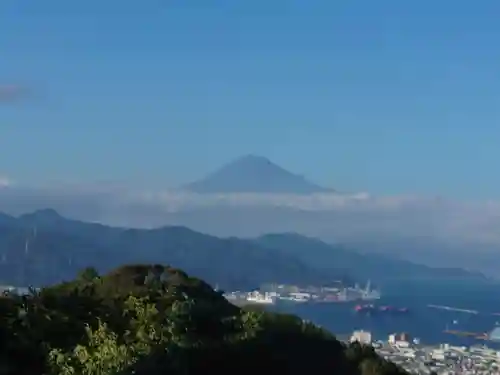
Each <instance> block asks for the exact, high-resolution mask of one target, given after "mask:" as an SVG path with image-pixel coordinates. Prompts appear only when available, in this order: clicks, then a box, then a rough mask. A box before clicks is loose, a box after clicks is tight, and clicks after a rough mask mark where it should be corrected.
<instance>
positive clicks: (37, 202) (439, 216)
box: [0, 177, 500, 248]
mask: <svg viewBox="0 0 500 375" xmlns="http://www.w3.org/2000/svg"><path fill="white" fill-rule="evenodd" d="M0 187H1V188H0V211H4V212H7V213H11V214H15V215H17V214H21V213H24V212H29V211H33V210H35V209H40V208H54V209H56V210H57V211H59V212H60V213H61V214H63V215H66V216H69V217H73V218H78V219H83V220H90V221H99V222H103V223H107V224H113V225H127V226H136V227H154V226H161V225H172V224H179V225H187V226H191V227H192V228H193V229H197V230H202V231H205V232H210V233H213V234H216V235H239V236H253V235H258V234H261V233H265V232H272V231H297V232H300V233H304V234H308V235H313V236H319V237H322V238H328V239H336V240H339V241H347V240H350V239H352V238H356V239H359V238H363V239H365V238H390V237H391V236H398V237H402V236H404V237H408V238H410V237H411V238H427V239H433V240H436V241H437V240H439V241H440V242H442V243H451V244H453V243H462V244H464V243H465V244H470V245H471V246H474V245H481V246H493V247H497V246H498V247H499V248H500V230H499V229H500V202H457V201H451V200H446V199H442V198H426V197H417V196H394V197H372V196H370V195H368V194H358V195H338V194H315V195H309V196H294V195H266V194H224V195H199V194H190V193H183V192H153V191H151V192H148V191H131V190H127V189H119V188H116V187H92V186H90V187H89V186H86V187H81V186H80V187H79V186H74V185H72V186H62V185H61V186H52V187H42V188H26V187H20V186H11V185H9V180H8V179H6V178H1V177H0Z"/></svg>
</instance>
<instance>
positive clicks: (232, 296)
mask: <svg viewBox="0 0 500 375" xmlns="http://www.w3.org/2000/svg"><path fill="white" fill-rule="evenodd" d="M381 296H382V295H381V292H380V291H379V290H378V289H372V287H371V283H370V281H368V282H367V284H366V286H365V287H364V288H361V287H360V286H359V285H358V284H356V285H354V286H353V287H343V286H338V287H325V286H323V287H314V286H308V287H298V286H294V285H275V284H270V285H265V286H262V287H261V288H259V289H258V290H253V291H249V292H248V291H233V292H227V293H224V297H225V298H226V299H227V300H228V301H231V302H235V303H238V304H242V303H249V304H264V305H274V304H276V303H296V304H301V303H346V302H355V301H375V300H379V299H380V298H381Z"/></svg>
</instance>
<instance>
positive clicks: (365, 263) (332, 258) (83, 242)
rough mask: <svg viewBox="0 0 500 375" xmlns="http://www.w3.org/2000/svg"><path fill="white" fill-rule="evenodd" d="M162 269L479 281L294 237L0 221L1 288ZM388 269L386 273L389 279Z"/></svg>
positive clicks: (30, 218) (230, 280)
mask: <svg viewBox="0 0 500 375" xmlns="http://www.w3.org/2000/svg"><path fill="white" fill-rule="evenodd" d="M130 263H167V264H171V265H172V266H174V267H179V268H182V269H185V270H187V271H188V272H190V273H192V274H193V275H196V276H199V277H203V278H205V279H206V280H208V281H209V282H211V283H213V284H219V285H220V286H222V287H224V288H233V289H236V288H254V287H257V286H258V285H260V284H262V283H267V282H283V283H297V284H323V283H327V282H331V281H333V280H339V279H344V280H346V279H351V280H359V281H361V282H364V281H366V280H367V279H372V280H373V281H375V282H377V283H384V282H392V281H401V280H406V281H408V280H410V281H411V280H419V279H426V280H443V279H456V278H459V279H465V280H476V281H477V280H482V279H483V276H482V275H480V274H474V273H470V272H466V271H464V270H460V269H433V268H430V267H425V266H419V265H415V264H413V263H410V262H406V261H402V260H397V259H390V258H387V257H384V256H378V255H364V254H360V253H357V252H355V251H353V250H349V249H344V248H341V247H338V246H332V245H328V244H326V243H324V242H322V241H319V240H315V239H311V238H308V237H304V236H300V235H298V234H294V233H282V234H271V235H266V236H261V237H259V238H254V239H240V238H235V237H231V238H218V237H214V236H210V235H206V234H202V233H199V232H195V231H193V230H190V229H188V228H185V227H178V226H172V227H162V228H157V229H149V230H146V229H133V228H117V227H110V226H105V225H101V224H96V223H87V222H82V221H78V220H72V219H68V218H65V217H62V216H61V215H59V214H58V213H57V212H56V211H54V210H51V209H46V210H39V211H36V212H33V213H30V214H25V215H21V216H19V217H12V216H9V215H6V214H1V215H0V281H1V282H2V283H4V284H5V283H6V284H14V285H20V284H21V285H46V284H52V283H55V282H58V281H61V280H66V279H71V278H72V277H74V276H75V275H76V273H77V272H78V271H79V270H81V269H82V268H85V267H87V266H94V267H96V268H97V269H98V270H99V271H101V272H105V271H108V270H110V269H112V268H115V267H117V266H119V265H122V264H130ZM388 270H391V272H388Z"/></svg>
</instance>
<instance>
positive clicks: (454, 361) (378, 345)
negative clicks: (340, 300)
mask: <svg viewBox="0 0 500 375" xmlns="http://www.w3.org/2000/svg"><path fill="white" fill-rule="evenodd" d="M497 331H500V330H493V331H492V332H491V333H490V335H491V336H495V337H496V335H498V334H499V333H500V332H497ZM338 338H339V339H342V338H341V337H340V336H339V337H338ZM493 338H494V337H493ZM343 341H347V342H351V343H352V342H359V343H360V344H364V345H371V346H373V348H374V349H375V351H376V352H377V353H378V354H379V355H380V356H381V357H383V358H385V359H387V360H390V361H391V362H393V363H395V364H397V365H399V366H401V367H402V368H404V369H405V370H407V371H408V372H410V373H413V374H429V375H430V374H439V375H451V374H461V375H483V374H484V375H498V374H500V351H498V350H495V349H493V348H489V347H487V346H484V345H478V346H471V347H466V346H452V345H449V344H446V343H442V344H437V345H426V344H423V343H421V342H420V340H419V339H418V338H412V337H410V335H409V334H407V333H394V334H391V335H389V336H388V337H387V339H386V340H374V339H373V337H372V334H371V332H368V331H362V330H361V331H354V332H353V333H352V335H350V337H344V338H343Z"/></svg>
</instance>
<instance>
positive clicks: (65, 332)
mask: <svg viewBox="0 0 500 375" xmlns="http://www.w3.org/2000/svg"><path fill="white" fill-rule="evenodd" d="M0 310H1V314H2V315H1V316H2V317H3V319H1V320H0V336H1V339H0V343H1V345H2V349H1V350H0V373H1V374H13V375H14V374H15V375H17V374H19V375H28V374H29V375H32V374H50V375H69V374H73V375H91V374H92V375H112V374H113V375H114V374H121V375H125V374H138V375H142V374H144V375H154V374H204V375H205V374H210V373H213V374H234V373H245V374H255V373H256V372H263V371H265V372H272V373H281V374H301V375H303V374H304V373H306V372H307V373H311V374H342V375H350V374H352V375H386V374H405V373H404V372H403V371H402V370H401V369H399V368H398V367H397V366H395V365H394V364H392V363H390V362H387V361H385V360H383V359H381V358H380V357H378V356H377V355H376V354H375V353H374V351H373V349H371V348H369V347H364V346H360V345H351V346H345V345H344V344H342V343H340V342H339V341H337V340H336V339H335V337H334V336H332V335H331V334H329V333H328V332H326V331H324V330H322V329H320V328H318V327H316V326H315V325H313V324H311V323H307V322H304V321H302V320H301V319H299V318H297V317H295V316H290V315H278V314H273V313H269V312H263V311H249V310H244V309H240V308H238V307H236V306H234V305H232V304H230V303H229V302H228V301H226V300H225V299H224V298H223V297H222V296H221V294H220V293H218V292H215V291H214V290H213V289H212V288H211V287H210V286H209V285H208V284H206V283H205V282H203V281H201V280H199V279H196V278H192V277H189V276H188V275H187V274H186V273H184V272H183V271H180V270H178V269H173V268H171V267H164V266H159V265H156V266H146V265H130V266H124V267H121V268H119V269H116V270H115V271H112V272H110V273H108V274H106V275H104V276H101V277H100V276H99V275H98V274H97V272H96V271H95V270H94V269H86V270H84V271H82V272H81V273H80V275H79V277H78V278H77V279H76V280H74V281H71V282H67V283H63V284H58V285H55V286H52V287H49V288H45V289H42V290H41V291H39V292H33V293H32V295H30V296H27V297H19V296H13V295H9V296H4V297H2V298H1V299H0Z"/></svg>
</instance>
